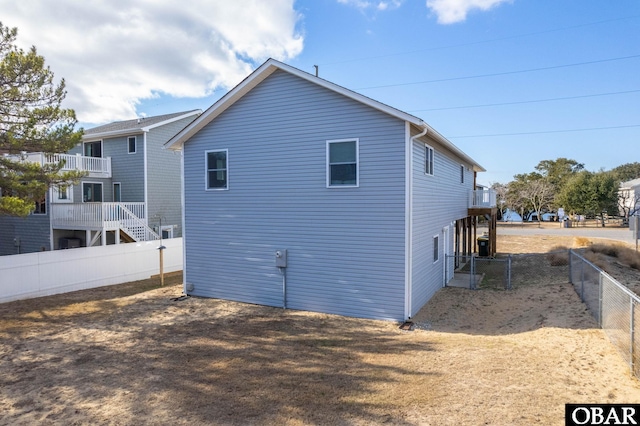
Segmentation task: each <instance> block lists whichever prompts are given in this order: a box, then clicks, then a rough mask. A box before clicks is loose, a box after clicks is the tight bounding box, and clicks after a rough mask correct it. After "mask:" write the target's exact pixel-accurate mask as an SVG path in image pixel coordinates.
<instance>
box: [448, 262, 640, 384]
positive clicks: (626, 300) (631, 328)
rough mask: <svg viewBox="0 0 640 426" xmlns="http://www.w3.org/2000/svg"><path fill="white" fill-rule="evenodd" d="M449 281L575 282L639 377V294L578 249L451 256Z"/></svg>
mask: <svg viewBox="0 0 640 426" xmlns="http://www.w3.org/2000/svg"><path fill="white" fill-rule="evenodd" d="M447 260H448V261H447V262H446V263H445V265H447V268H453V271H450V270H447V271H445V276H446V277H447V278H448V280H447V283H446V285H447V286H456V287H466V288H470V289H473V290H479V289H496V290H498V289H504V290H509V289H513V288H517V287H520V286H531V285H554V284H561V283H566V282H567V278H568V280H569V283H571V284H572V285H573V288H574V289H575V291H576V293H577V294H578V295H579V296H580V299H581V300H582V302H583V303H584V304H585V305H586V306H587V308H588V309H589V312H591V314H592V315H593V317H594V318H595V319H596V321H598V324H599V325H600V327H601V328H602V329H603V330H604V331H605V333H606V334H607V337H608V338H609V340H610V341H611V342H612V343H613V344H614V345H615V346H616V348H618V350H619V351H620V353H621V354H622V356H623V358H624V360H625V361H626V362H627V363H628V364H629V366H630V368H631V371H632V373H633V374H634V375H635V376H636V377H638V378H640V306H639V305H640V297H638V296H637V295H636V294H634V293H633V292H632V291H631V290H629V289H628V288H627V287H625V286H624V285H622V284H620V283H619V282H618V281H616V280H615V279H614V278H612V277H611V276H610V275H608V274H607V273H605V272H604V271H602V270H601V269H600V268H598V267H597V266H595V265H594V264H593V263H591V262H589V261H588V260H587V259H585V258H584V257H583V256H582V255H581V254H580V253H579V252H578V251H575V250H560V251H556V252H550V253H544V254H518V255H506V256H499V257H495V258H490V257H478V256H447Z"/></svg>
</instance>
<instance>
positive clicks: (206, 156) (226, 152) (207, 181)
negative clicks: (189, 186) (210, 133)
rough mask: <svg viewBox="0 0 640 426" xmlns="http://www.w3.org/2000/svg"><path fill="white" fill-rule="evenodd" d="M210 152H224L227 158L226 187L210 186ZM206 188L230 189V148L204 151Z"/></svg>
mask: <svg viewBox="0 0 640 426" xmlns="http://www.w3.org/2000/svg"><path fill="white" fill-rule="evenodd" d="M210 152H224V153H225V154H226V159H227V169H226V170H227V185H226V186H225V187H224V188H209V165H208V164H207V161H208V157H209V153H210ZM204 190H205V191H228V190H229V150H228V149H210V150H207V151H205V152H204Z"/></svg>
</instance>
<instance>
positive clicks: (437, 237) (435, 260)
mask: <svg viewBox="0 0 640 426" xmlns="http://www.w3.org/2000/svg"><path fill="white" fill-rule="evenodd" d="M433 242H434V243H436V242H437V245H436V244H434V245H433V248H434V251H433V263H438V262H439V261H440V235H438V234H436V235H434V236H433ZM436 255H438V256H437V257H436Z"/></svg>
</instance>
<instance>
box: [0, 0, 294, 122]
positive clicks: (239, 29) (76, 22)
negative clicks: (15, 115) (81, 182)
mask: <svg viewBox="0 0 640 426" xmlns="http://www.w3.org/2000/svg"><path fill="white" fill-rule="evenodd" d="M293 3H294V0H269V1H268V2H266V1H263V0H234V1H228V0H189V1H184V2H179V1H177V0H136V1H130V0H96V1H91V2H85V1H76V0H56V1H50V0H30V1H19V2H18V1H15V0H0V9H1V10H2V17H1V18H0V20H1V21H2V23H3V25H5V26H8V27H18V40H17V43H18V45H20V46H22V47H24V48H27V47H29V46H31V45H34V46H36V48H37V49H38V53H40V54H41V55H43V56H44V57H45V62H46V64H47V65H48V66H49V67H50V68H51V70H52V71H53V72H54V74H55V76H56V78H64V79H65V81H66V84H67V92H68V93H67V97H66V99H65V104H64V105H65V107H68V108H73V109H74V110H75V111H76V114H77V115H78V118H79V120H80V121H81V122H86V123H103V122H107V121H113V120H120V119H130V118H132V117H135V116H136V115H137V112H136V105H137V104H138V103H139V102H140V101H141V100H144V99H150V98H153V97H157V96H158V95H159V94H167V95H171V96H175V97H202V96H206V95H208V94H210V93H211V91H212V90H213V89H214V88H216V87H224V88H230V87H233V86H234V85H236V84H237V83H239V82H240V81H241V80H242V79H243V78H244V77H246V76H247V75H248V74H249V73H250V72H251V70H252V69H253V68H254V66H255V65H257V64H259V63H261V62H263V61H264V60H266V59H267V58H269V57H272V58H275V59H279V60H287V59H290V58H293V57H295V56H296V55H298V54H299V53H301V52H302V49H303V43H304V37H303V35H302V34H301V32H300V31H299V28H298V23H299V21H300V20H301V15H300V14H299V13H298V12H297V11H296V10H295V9H294V6H293Z"/></svg>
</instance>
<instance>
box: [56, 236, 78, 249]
mask: <svg viewBox="0 0 640 426" xmlns="http://www.w3.org/2000/svg"><path fill="white" fill-rule="evenodd" d="M78 247H80V238H60V242H59V248H60V250H64V249H71V248H78Z"/></svg>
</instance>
